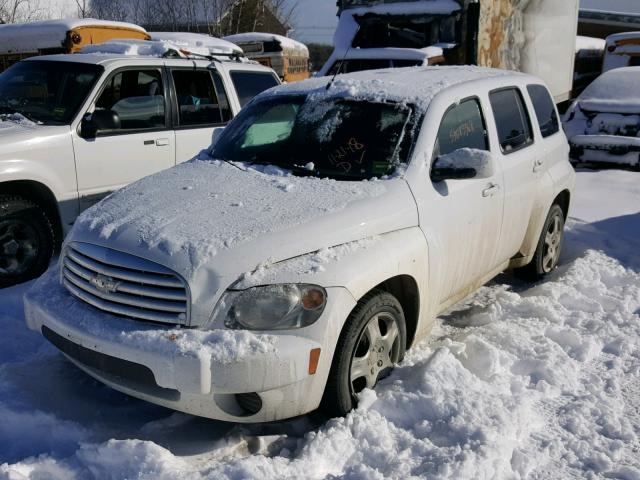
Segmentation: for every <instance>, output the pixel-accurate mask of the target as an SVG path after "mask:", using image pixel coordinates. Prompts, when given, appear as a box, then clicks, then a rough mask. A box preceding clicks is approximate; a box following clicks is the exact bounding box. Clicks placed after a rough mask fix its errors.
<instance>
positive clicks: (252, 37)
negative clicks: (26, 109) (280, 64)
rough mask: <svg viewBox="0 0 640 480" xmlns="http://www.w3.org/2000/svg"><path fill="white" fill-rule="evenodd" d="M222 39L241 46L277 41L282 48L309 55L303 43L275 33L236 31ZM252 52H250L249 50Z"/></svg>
mask: <svg viewBox="0 0 640 480" xmlns="http://www.w3.org/2000/svg"><path fill="white" fill-rule="evenodd" d="M224 40H226V41H228V42H231V43H235V44H236V45H239V46H240V47H242V45H244V44H251V43H261V42H278V43H279V44H280V46H281V47H282V48H283V50H291V51H294V52H297V53H299V54H300V55H304V56H309V49H308V48H307V46H306V45H305V44H304V43H301V42H298V41H297V40H294V39H293V38H289V37H283V36H282V35H276V34H275V33H262V32H247V33H237V34H235V35H229V36H227V37H224ZM249 53H252V52H249Z"/></svg>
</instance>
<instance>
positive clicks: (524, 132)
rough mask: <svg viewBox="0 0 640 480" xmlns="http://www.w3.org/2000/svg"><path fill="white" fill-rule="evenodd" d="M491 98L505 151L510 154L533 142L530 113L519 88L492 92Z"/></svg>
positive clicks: (499, 136)
mask: <svg viewBox="0 0 640 480" xmlns="http://www.w3.org/2000/svg"><path fill="white" fill-rule="evenodd" d="M489 100H490V102H491V108H492V110H493V116H494V118H495V121H496V127H497V129H498V139H499V140H500V148H501V149H502V152H503V153H507V154H508V153H511V152H513V151H516V150H518V149H520V148H523V147H526V146H527V145H529V144H531V143H533V136H532V135H531V122H530V121H529V114H528V113H527V110H526V108H525V106H524V101H523V100H522V95H521V94H520V91H519V90H518V89H517V88H505V89H504V90H497V91H495V92H492V93H491V94H489Z"/></svg>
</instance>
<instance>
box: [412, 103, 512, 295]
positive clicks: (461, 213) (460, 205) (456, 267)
mask: <svg viewBox="0 0 640 480" xmlns="http://www.w3.org/2000/svg"><path fill="white" fill-rule="evenodd" d="M463 149H474V150H476V151H478V150H479V151H481V152H480V153H482V152H484V153H485V154H486V158H489V168H488V169H487V172H488V173H487V174H486V175H483V176H482V178H468V179H448V180H443V181H438V180H437V179H435V178H434V174H433V166H434V164H435V163H436V162H437V161H438V159H439V158H442V156H444V155H447V158H448V159H449V160H450V161H451V160H452V161H454V162H455V161H456V160H455V159H456V158H459V159H460V162H464V161H465V160H464V158H465V154H467V153H469V150H463ZM491 157H492V152H491V147H490V144H489V135H488V131H487V122H486V120H485V114H484V109H483V105H482V102H481V101H480V99H479V98H477V97H471V98H467V99H465V100H462V101H461V102H459V103H455V104H453V105H451V106H450V107H449V109H448V110H447V111H446V113H445V114H444V115H443V116H442V120H441V122H440V126H439V129H438V134H437V137H436V144H435V146H434V151H433V158H432V159H431V166H432V170H431V178H425V179H424V181H425V182H426V183H427V185H428V189H431V192H430V193H428V194H427V195H417V196H416V201H417V203H418V210H419V215H420V224H421V227H422V228H423V230H424V231H425V235H426V236H427V241H428V243H429V258H430V265H431V270H432V271H431V273H430V280H431V282H430V283H431V285H432V288H433V289H435V290H436V291H435V292H432V295H433V297H432V298H435V299H436V300H437V301H438V303H439V305H441V306H443V305H445V304H448V303H451V302H452V301H454V300H455V299H457V298H459V297H460V296H464V295H465V294H466V292H467V291H468V290H469V289H470V288H471V287H472V286H475V285H476V284H477V283H478V282H479V281H480V280H482V279H484V278H486V276H487V275H489V274H490V273H491V272H492V271H493V270H494V269H495V267H496V265H497V263H496V259H495V254H496V249H497V244H498V243H499V240H500V230H501V224H502V209H503V203H504V200H503V190H502V187H501V184H502V172H501V171H500V170H499V168H498V165H496V164H495V162H493V160H492V159H491Z"/></svg>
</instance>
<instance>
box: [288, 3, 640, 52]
mask: <svg viewBox="0 0 640 480" xmlns="http://www.w3.org/2000/svg"><path fill="white" fill-rule="evenodd" d="M290 1H291V2H293V3H296V0H290ZM638 1H640V0H638ZM297 4H298V7H297V8H296V13H295V16H294V18H293V24H294V28H295V31H294V32H293V33H292V34H291V36H292V37H293V38H295V39H297V40H301V41H303V42H305V43H313V42H315V43H327V44H332V43H333V32H334V31H335V28H336V24H337V23H338V17H336V12H337V11H338V8H337V7H336V0H297Z"/></svg>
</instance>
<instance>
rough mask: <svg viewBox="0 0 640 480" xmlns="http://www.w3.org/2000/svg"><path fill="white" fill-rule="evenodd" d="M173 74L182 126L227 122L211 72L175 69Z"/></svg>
mask: <svg viewBox="0 0 640 480" xmlns="http://www.w3.org/2000/svg"><path fill="white" fill-rule="evenodd" d="M171 76H172V77H173V83H174V84H175V88H176V96H177V99H178V121H179V123H180V126H187V125H210V124H214V125H216V124H222V123H225V118H224V117H225V116H224V115H223V113H222V109H221V108H220V102H219V101H218V95H217V94H216V90H215V88H214V86H213V80H212V78H211V73H210V72H208V71H205V70H200V71H197V70H196V71H194V70H192V69H190V70H173V71H172V72H171Z"/></svg>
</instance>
